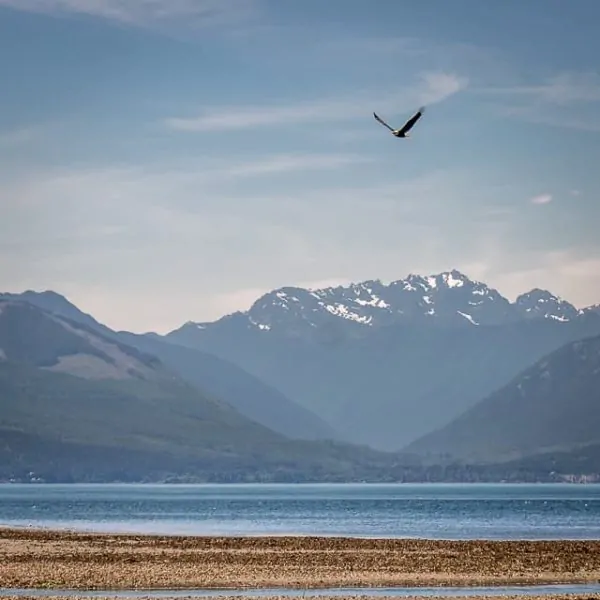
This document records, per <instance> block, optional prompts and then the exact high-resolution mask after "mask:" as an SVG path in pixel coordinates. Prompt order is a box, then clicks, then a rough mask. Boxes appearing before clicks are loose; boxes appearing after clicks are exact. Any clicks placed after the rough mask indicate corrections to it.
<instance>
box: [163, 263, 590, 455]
mask: <svg viewBox="0 0 600 600" xmlns="http://www.w3.org/2000/svg"><path fill="white" fill-rule="evenodd" d="M594 333H598V334H600V313H598V312H597V311H596V310H595V309H594V308H590V309H577V308H575V307H574V306H573V305H572V304H570V303H568V302H566V301H565V300H563V299H560V298H558V297H557V296H556V295H554V294H552V293H550V292H549V291H546V290H540V289H533V290H531V291H529V292H527V293H524V294H522V295H520V296H519V297H517V298H516V299H515V301H514V302H510V301H509V300H508V299H507V298H505V297H504V296H502V295H501V294H500V293H499V292H498V291H497V290H495V289H493V288H490V287H489V286H487V285H486V284H484V283H481V282H478V281H473V280H471V279H469V278H468V277H467V276H466V275H464V274H463V273H461V272H459V271H457V270H452V271H448V272H444V273H438V274H435V275H429V276H418V275H409V276H408V277H407V278H406V279H402V280H398V281H393V282H391V283H389V284H387V285H385V284H383V283H381V282H378V281H366V282H362V283H356V284H353V285H350V286H340V287H335V288H326V289H321V290H307V289H302V288H289V287H288V288H281V289H278V290H274V291H272V292H270V293H268V294H265V295H264V296H262V297H261V298H259V299H258V300H257V301H256V302H255V303H254V304H253V305H252V306H251V307H250V308H249V310H248V311H245V312H237V313H234V314H231V315H227V316H225V317H223V318H221V319H219V320H217V321H215V322H212V323H205V322H200V323H194V322H187V323H185V324H184V325H183V326H182V327H180V328H179V329H176V330H175V331H172V332H171V333H169V334H167V335H166V339H167V340H169V341H172V342H175V343H178V344H181V345H183V346H188V347H190V348H195V349H201V350H204V351H206V352H211V353H213V354H215V355H217V356H219V357H221V358H223V359H226V360H229V361H231V362H233V363H235V364H237V365H238V366H241V367H242V368H244V369H245V370H247V371H248V372H250V373H252V374H254V375H255V376H256V377H258V378H260V379H261V380H263V381H265V382H267V383H269V384H270V385H272V386H273V387H275V388H277V389H279V390H280V391H282V392H283V393H284V394H285V395H286V396H287V397H289V398H290V399H291V400H293V401H295V402H297V403H298V404H300V405H302V406H304V407H306V408H308V409H310V410H311V411H312V412H314V413H315V414H317V415H319V416H321V417H322V418H323V419H324V420H325V421H327V422H328V423H330V424H331V425H332V426H334V427H335V428H336V430H337V432H338V435H339V439H344V440H348V441H355V442H359V443H361V444H367V445H370V446H372V447H374V448H377V449H380V450H385V451H398V450H401V449H402V448H404V447H405V446H407V445H408V444H410V443H411V442H413V441H415V440H416V439H418V438H419V437H420V436H422V435H425V434H427V433H430V432H431V431H433V430H435V429H438V428H439V427H442V426H443V425H445V424H446V423H448V422H449V421H451V420H452V419H453V418H455V417H457V416H458V415H459V414H461V413H462V412H464V411H465V410H467V409H469V408H470V407H472V406H473V405H475V404H476V403H477V402H479V401H480V400H482V399H483V398H484V397H486V396H487V395H489V394H490V393H492V392H493V391H495V390H496V389H498V388H499V387H501V386H502V385H503V384H505V383H506V382H507V381H509V380H511V379H512V378H513V377H515V376H516V375H517V374H518V373H520V372H521V371H522V370H523V369H525V368H527V367H528V366H530V365H531V364H533V363H535V362H536V361H537V360H539V359H541V358H542V357H543V356H544V355H546V354H547V353H549V352H552V351H553V350H556V349H558V348H559V347H560V346H562V345H563V344H566V343H568V342H570V341H574V340H577V339H580V338H582V337H584V336H586V335H591V334H594Z"/></svg>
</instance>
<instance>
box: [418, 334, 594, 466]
mask: <svg viewBox="0 0 600 600" xmlns="http://www.w3.org/2000/svg"><path fill="white" fill-rule="evenodd" d="M598 443H600V336H594V337H591V338H587V339H584V340H579V341H576V342H572V343H569V344H566V345H564V346H563V347H561V348H559V349H558V350H556V351H554V352H552V353H551V354H549V355H548V356H545V357H544V358H543V359H542V360H540V361H538V362H537V363H536V364H535V365H533V366H532V367H530V368H528V369H527V370H525V371H524V372H523V373H521V374H519V376H518V377H516V378H515V379H514V380H513V381H511V382H510V383H508V384H507V385H505V386H503V387H502V388H501V389H499V390H498V391H496V392H495V393H493V394H491V395H490V396H489V397H487V398H486V399H484V400H482V401H481V402H479V403H478V404H476V405H475V406H474V407H473V408H471V409H470V410H468V411H466V412H465V413H464V414H463V415H461V416H460V417H458V418H457V419H455V420H453V421H452V422H451V423H449V424H448V425H446V426H445V427H443V428H441V429H440V430H438V431H435V432H433V433H430V434H429V435H426V436H424V437H422V438H421V439H419V440H417V441H415V442H414V443H412V444H410V445H409V446H408V447H407V448H406V450H407V451H409V452H414V453H418V454H419V455H421V456H429V457H432V458H437V457H438V456H440V455H445V456H446V457H447V458H448V459H451V460H460V461H463V462H469V463H473V462H476V463H480V462H499V461H508V460H515V459H518V458H522V457H527V456H530V455H540V454H542V453H546V454H547V453H550V452H552V453H561V454H564V453H568V452H572V451H573V450H576V449H580V448H581V447H584V446H589V445H590V444H598ZM598 469H599V470H600V465H598Z"/></svg>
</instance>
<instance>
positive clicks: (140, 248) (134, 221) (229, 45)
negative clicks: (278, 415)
mask: <svg viewBox="0 0 600 600" xmlns="http://www.w3.org/2000/svg"><path fill="white" fill-rule="evenodd" d="M599 19H600V3H598V2H596V1H594V0H573V1H572V2H570V3H566V2H564V1H563V0H526V1H523V0H504V1H503V2H481V1H480V0H453V1H452V2H448V1H447V0H428V1H427V2H422V3H416V2H405V1H403V0H378V1H377V2H368V1H367V0H362V1H359V0H328V2H322V1H321V0H318V1H317V0H304V1H302V2H297V1H292V0H231V1H229V0H137V1H134V0H0V76H1V78H2V81H3V82H4V85H3V93H2V95H1V96H0V207H1V211H2V219H1V220H0V282H1V285H0V289H2V290H3V291H13V292H18V291H21V290H24V289H36V290H43V289H54V290H56V291H58V292H60V293H63V294H65V295H66V296H67V297H68V298H70V299H71V300H72V301H74V302H75V303H76V304H77V305H78V306H80V307H81V308H82V309H84V310H86V311H88V312H92V313H93V314H94V315H95V316H96V317H97V318H98V319H100V320H101V321H103V322H105V323H106V324H108V325H110V326H112V327H115V328H126V329H130V330H134V331H148V330H154V331H160V332H164V331H168V330H169V329H172V328H174V327H177V326H179V325H180V324H181V323H183V322H185V321H187V320H208V319H213V318H218V317H219V316H221V315H223V314H225V313H229V312H231V311H233V310H236V309H245V308H247V307H248V306H249V305H250V304H251V303H252V302H253V301H254V300H255V299H256V298H257V297H258V296H259V295H260V294H262V293H264V292H266V291H268V290H270V289H272V288H275V287H279V286H283V285H302V286H308V287H319V286H324V285H329V284H337V283H344V282H349V281H358V280H363V279H376V278H380V279H382V280H384V281H389V280H394V279H399V278H402V277H405V276H406V275H407V274H409V273H411V272H413V273H421V274H429V273H436V272H439V271H442V270H447V269H451V268H458V269H460V270H462V271H463V272H464V273H466V274H467V275H469V276H470V277H472V278H473V279H478V280H482V281H485V282H486V283H488V284H490V285H492V286H494V287H496V288H498V289H499V290H500V291H501V292H502V293H504V294H505V295H507V296H508V297H509V298H511V299H512V298H514V297H515V296H516V295H517V294H518V293H520V292H523V291H527V290H529V289H531V288H532V287H543V288H547V289H550V290H551V291H552V292H554V293H556V294H559V295H561V296H562V297H564V298H566V299H568V300H570V301H571V302H573V303H575V304H576V305H577V306H585V305H588V304H592V303H598V302H600V275H598V274H599V273H600V236H599V235H598V223H600V194H599V192H600V177H598V164H600V160H599V159H600V70H599V69H600V67H599V66H598V60H597V59H598V56H600V38H598V36H597V34H596V27H597V23H598V20H599ZM420 105H426V107H427V108H426V113H425V116H424V117H423V119H422V120H421V121H420V122H419V123H418V124H417V125H416V126H415V129H414V130H413V132H412V134H413V135H412V137H411V138H410V139H408V140H398V139H396V138H394V137H393V136H391V135H390V134H389V132H388V131H387V130H386V129H384V128H383V127H381V125H379V124H378V123H376V122H375V120H374V119H373V116H372V113H373V111H376V112H378V114H380V115H381V116H382V117H383V118H384V119H386V120H387V121H388V122H390V123H392V124H394V125H400V124H401V123H403V122H404V120H406V119H407V118H408V117H409V116H410V115H411V114H412V112H414V110H415V109H416V108H418V107H419V106H420Z"/></svg>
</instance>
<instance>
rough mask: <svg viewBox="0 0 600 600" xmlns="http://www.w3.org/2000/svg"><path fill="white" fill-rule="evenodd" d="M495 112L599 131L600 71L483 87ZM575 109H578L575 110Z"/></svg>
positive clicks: (548, 123) (542, 123)
mask: <svg viewBox="0 0 600 600" xmlns="http://www.w3.org/2000/svg"><path fill="white" fill-rule="evenodd" d="M475 91H476V92H477V93H481V94H483V95H484V96H489V97H491V98H493V102H494V104H495V108H496V111H497V112H498V113H500V114H502V115H504V116H507V117H512V118H520V119H523V120H525V121H528V122H530V123H536V124H540V125H551V126H554V127H567V128H569V129H577V130H580V131H588V132H600V112H599V109H600V106H599V104H600V74H599V73H597V72H583V73H577V72H572V73H569V72H566V73H559V74H556V75H554V76H552V77H550V78H548V79H546V80H545V81H543V82H540V83H536V84H527V85H524V84H518V85H513V86H503V87H484V88H479V89H477V90H475ZM575 109H577V112H574V110H575Z"/></svg>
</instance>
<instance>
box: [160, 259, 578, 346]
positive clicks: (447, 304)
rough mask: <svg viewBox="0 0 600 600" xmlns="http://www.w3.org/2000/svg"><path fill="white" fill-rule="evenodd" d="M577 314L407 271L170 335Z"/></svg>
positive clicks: (283, 296) (268, 304) (304, 293)
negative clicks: (397, 276) (226, 328)
mask: <svg viewBox="0 0 600 600" xmlns="http://www.w3.org/2000/svg"><path fill="white" fill-rule="evenodd" d="M581 312H582V311H580V310H578V309H576V308H575V307H574V306H573V305H571V304H569V303H568V302H566V301H564V300H561V299H560V298H558V297H556V296H554V295H553V294H551V293H550V292H548V291H545V290H540V289H537V288H536V289H533V290H531V291H530V292H527V293H525V294H522V295H521V296H519V297H518V298H517V299H516V300H515V302H514V303H511V302H510V301H509V300H507V299H506V298H505V297H504V296H502V295H501V294H500V293H499V292H498V291H497V290H495V289H492V288H490V287H488V286H487V285H486V284H485V283H482V282H479V281H473V280H471V279H469V278H468V277H467V276H466V275H464V274H463V273H461V272H459V271H457V270H452V271H448V272H444V273H439V274H437V275H428V276H420V275H414V274H411V275H409V276H408V277H407V278H406V279H400V280H398V281H392V282H391V283H389V284H387V285H386V284H384V283H382V282H381V281H379V280H376V281H363V282H360V283H356V284H352V285H349V286H339V287H329V288H324V289H318V290H308V289H304V288H296V287H283V288H279V289H277V290H274V291H272V292H269V293H268V294H265V295H264V296H262V297H260V298H259V299H258V300H256V302H254V304H253V305H252V306H251V307H250V309H249V310H248V311H246V312H238V313H234V315H227V316H225V317H223V318H222V319H219V320H218V321H215V322H211V323H206V322H202V323H194V322H188V323H186V324H185V325H183V326H182V327H181V328H180V329H178V330H176V331H175V332H172V334H170V336H169V337H172V338H176V339H178V340H186V339H188V338H189V339H190V340H191V343H192V344H193V343H194V340H193V337H194V334H195V331H196V330H200V331H202V330H206V329H210V328H215V327H224V326H225V325H226V324H227V323H228V322H229V321H231V320H232V319H235V323H236V325H237V326H238V327H240V326H242V325H246V326H247V327H248V328H251V329H252V328H255V329H258V330H266V331H275V332H277V333H283V334H285V335H288V336H291V335H294V336H307V337H311V338H312V337H314V336H316V337H317V338H319V337H320V333H321V331H322V330H323V329H325V330H326V332H329V330H330V329H331V328H332V327H335V328H337V331H338V332H341V331H342V329H341V328H342V326H343V327H344V328H345V330H344V334H345V336H353V335H357V334H359V333H358V332H361V331H363V332H364V330H365V329H366V328H375V327H383V326H388V325H395V324H405V323H407V322H408V323H415V322H427V323H429V322H443V323H446V324H449V323H450V324H451V323H456V324H459V323H469V324H474V325H498V324H505V323H510V322H515V321H519V320H522V319H524V318H536V317H544V318H547V319H556V320H560V321H564V320H569V319H573V318H575V317H576V316H577V315H579V314H581Z"/></svg>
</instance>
